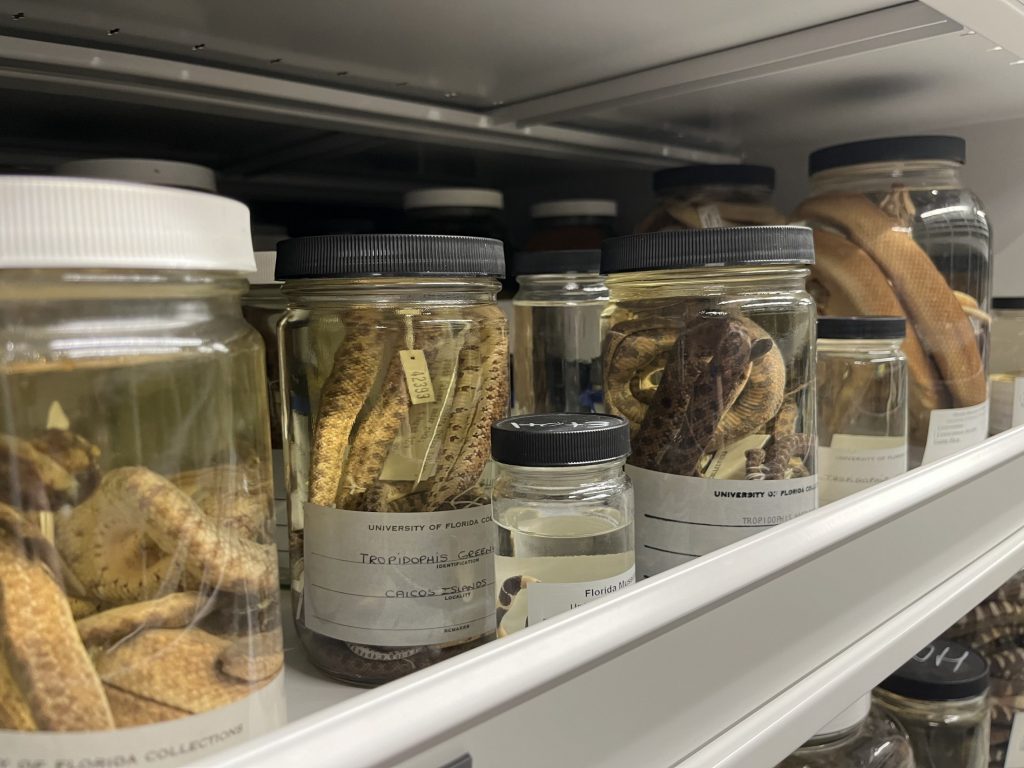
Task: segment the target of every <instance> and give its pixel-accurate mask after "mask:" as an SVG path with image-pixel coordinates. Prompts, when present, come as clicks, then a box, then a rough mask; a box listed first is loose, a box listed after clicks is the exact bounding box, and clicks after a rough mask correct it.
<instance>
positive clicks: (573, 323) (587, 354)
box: [512, 250, 608, 414]
mask: <svg viewBox="0 0 1024 768" xmlns="http://www.w3.org/2000/svg"><path fill="white" fill-rule="evenodd" d="M514 263H515V269H516V280H518V281H519V291H518V292H517V293H516V296H515V299H514V301H513V326H514V328H515V332H514V333H513V334H512V338H513V347H512V352H513V357H514V359H515V361H516V365H515V370H514V376H515V381H514V384H515V386H514V387H513V404H512V410H513V413H516V414H520V413H555V412H559V411H565V412H567V413H593V412H594V411H595V410H597V409H598V408H599V407H600V405H601V400H602V385H601V313H602V312H603V311H604V308H605V306H606V305H607V303H608V287H607V286H606V285H605V281H604V276H603V275H601V274H600V269H601V251H599V250H590V251H538V252H535V253H520V254H517V255H516V258H515V262H514Z"/></svg>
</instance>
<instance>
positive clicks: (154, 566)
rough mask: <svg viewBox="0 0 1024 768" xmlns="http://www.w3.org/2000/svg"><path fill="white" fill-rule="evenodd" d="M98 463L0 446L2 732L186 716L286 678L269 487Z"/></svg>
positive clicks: (52, 447) (14, 443)
mask: <svg viewBox="0 0 1024 768" xmlns="http://www.w3.org/2000/svg"><path fill="white" fill-rule="evenodd" d="M99 458H100V451H99V449H98V448H97V447H96V446H93V445H92V444H91V443H89V442H88V441H87V440H85V439H84V438H82V437H81V436H79V435H76V434H74V433H71V432H69V431H66V430H49V431H47V432H46V433H45V434H43V435H41V436H40V437H38V438H36V439H34V440H32V441H31V442H29V441H26V440H23V439H20V438H17V437H13V436H9V435H3V436H0V469H2V472H0V728H9V729H15V730H22V731H35V730H51V731H76V730H107V729H112V728H116V727H126V726H132V725H143V724H149V723H156V722H161V721H164V720H171V719H176V718H179V717H185V716H187V715H191V714H197V713H201V712H205V711H208V710H210V709H213V708H215V707H219V706H223V705H225V704H228V703H230V702H232V701H235V700H237V699H240V698H242V697H244V696H247V695H248V694H250V693H252V692H253V691H254V690H256V689H257V688H259V687H262V686H263V685H265V684H266V683H268V682H269V681H270V680H271V679H272V678H273V676H274V675H275V674H276V673H277V672H278V671H279V670H280V669H281V666H282V665H283V661H284V658H283V653H282V650H281V629H280V625H279V623H277V611H276V602H277V600H276V598H277V583H276V571H275V560H276V558H275V549H274V545H273V543H272V540H271V539H270V538H269V525H270V509H269V501H268V500H269V493H268V488H264V487H261V486H260V485H259V484H258V483H257V484H256V485H254V486H251V487H249V488H247V487H246V485H245V483H244V482H243V481H242V477H241V475H240V473H241V472H242V470H241V469H239V468H237V467H227V466H225V467H211V468H208V469H202V470H194V471H191V472H187V473H183V474H182V475H179V476H175V478H174V480H176V481H177V482H178V483H180V485H178V484H176V483H175V482H172V480H169V479H166V478H164V477H163V476H161V475H159V474H157V473H156V472H153V471H151V470H149V469H147V468H145V467H120V468H118V469H113V470H110V471H108V472H106V473H101V471H100V469H99ZM48 520H49V521H50V524H47V521H48ZM45 530H49V531H50V533H46V532H44V531H45ZM260 532H263V533H265V534H266V536H263V535H261V533H260ZM239 604H240V605H241V606H242V608H241V611H240V613H239V612H237V611H236V609H237V607H238V605H239ZM268 617H269V618H268ZM257 624H259V625H261V626H260V628H259V629H255V627H256V625H257Z"/></svg>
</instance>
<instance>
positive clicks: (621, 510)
mask: <svg viewBox="0 0 1024 768" xmlns="http://www.w3.org/2000/svg"><path fill="white" fill-rule="evenodd" d="M491 434H492V440H491V448H492V455H493V456H494V460H495V461H496V462H497V473H496V477H495V481H494V490H493V493H492V500H493V505H492V508H493V513H494V522H495V523H496V526H495V529H496V531H495V532H496V534H497V539H496V542H497V545H496V548H495V553H494V573H495V579H494V588H495V594H496V600H495V604H496V609H497V625H498V637H504V636H505V635H507V634H510V633H511V632H515V631H516V630H519V629H523V628H524V627H526V626H529V625H531V624H537V623H539V622H541V621H544V620H545V619H549V618H551V617H552V616H555V615H557V614H560V613H564V612H565V611H568V610H571V609H572V608H575V607H578V606H580V605H584V604H585V603H589V602H591V601H592V600H596V599H597V598H599V597H603V596H604V595H610V594H613V593H615V592H618V591H620V590H622V589H625V588H626V587H628V586H630V585H632V584H633V582H635V581H636V571H635V568H634V552H633V488H632V486H631V485H630V482H629V477H628V476H627V475H626V473H625V471H624V466H625V463H626V456H627V455H628V454H629V425H628V424H627V422H626V421H625V419H620V418H619V417H617V416H601V415H595V414H576V413H545V414H532V415H528V416H514V417H512V418H510V419H504V420H502V421H499V422H498V423H497V424H495V425H494V428H493V429H492V433H491Z"/></svg>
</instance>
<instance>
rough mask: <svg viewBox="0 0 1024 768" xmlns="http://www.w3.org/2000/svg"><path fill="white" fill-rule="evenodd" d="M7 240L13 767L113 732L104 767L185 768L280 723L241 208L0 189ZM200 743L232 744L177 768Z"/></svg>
mask: <svg viewBox="0 0 1024 768" xmlns="http://www.w3.org/2000/svg"><path fill="white" fill-rule="evenodd" d="M0 220H2V221H3V222H4V223H3V226H2V227H0V273H2V275H0V337H2V342H0V593H2V595H3V600H2V601H0V602H2V608H0V636H2V638H3V646H4V648H5V650H6V658H5V660H4V661H2V662H0V676H2V677H3V678H5V679H6V681H7V682H6V683H5V686H4V692H3V706H2V707H0V728H2V729H4V730H3V731H2V735H0V741H2V742H3V745H4V746H3V750H2V751H3V753H4V757H5V758H8V759H9V760H10V761H11V764H12V765H13V764H14V763H15V762H18V764H25V765H28V764H32V765H40V764H46V765H52V764H55V762H56V763H59V762H60V759H59V758H63V759H68V758H67V756H68V755H87V754H95V753H96V743H97V742H96V734H94V733H93V734H90V733H83V732H94V731H110V730H111V729H124V730H123V731H120V730H119V731H118V732H117V733H116V734H115V735H110V736H108V737H104V738H105V739H107V741H105V742H104V743H105V744H107V747H109V749H105V751H104V754H112V753H113V752H114V751H116V753H117V754H118V755H139V758H138V759H139V761H140V762H141V759H142V757H141V756H142V755H144V754H145V755H148V756H149V757H147V763H149V764H153V765H159V766H167V765H183V764H192V763H194V762H195V761H196V759H198V758H199V757H200V756H202V755H203V754H204V753H207V752H210V751H213V750H215V749H219V748H224V747H226V746H230V745H231V744H232V743H233V742H237V741H239V740H241V739H244V738H246V737H248V736H252V735H257V734H260V733H263V732H266V731H269V730H271V729H273V728H275V727H278V726H279V725H281V724H282V722H283V719H284V690H283V680H282V678H281V675H280V671H281V668H282V663H283V654H282V650H281V624H280V614H279V611H278V595H279V591H278V574H277V561H276V555H275V551H274V543H273V539H272V518H271V509H272V506H271V502H272V499H271V469H270V445H269V429H268V423H269V417H268V413H267V384H266V375H265V373H264V365H263V363H264V358H263V345H262V343H261V341H260V337H259V335H258V334H257V333H256V331H254V330H253V329H252V328H251V327H250V326H249V325H247V324H246V323H245V321H244V320H243V319H242V313H241V306H240V299H241V296H242V293H243V292H244V291H245V289H246V282H245V277H244V273H246V272H250V271H252V269H253V267H254V264H253V255H252V243H251V240H250V238H249V212H248V210H247V209H246V208H245V206H243V205H241V204H240V203H237V202H234V201H232V200H227V199H225V198H220V197H217V196H215V195H210V194H206V193H201V192H193V191H185V190H176V189H163V188H159V187H154V186H147V185H142V184H128V183H123V182H111V181H96V180H85V179H69V178H60V177H45V178H39V177H3V178H0ZM9 659H16V660H17V662H16V664H15V663H13V662H12V664H11V667H10V669H9V670H8V669H7V660H9ZM143 725H144V726H147V727H146V728H136V727H134V726H143ZM58 731H59V732H60V733H57V732H58ZM199 732H202V733H217V734H223V735H224V737H223V738H221V739H218V740H216V741H214V740H206V741H205V743H204V744H203V745H201V746H197V747H196V748H195V749H193V750H192V751H190V752H189V753H188V754H187V755H182V753H181V750H180V749H179V745H180V744H182V743H185V742H187V741H188V740H190V739H193V738H194V737H195V734H196V733H199ZM111 745H113V746H111Z"/></svg>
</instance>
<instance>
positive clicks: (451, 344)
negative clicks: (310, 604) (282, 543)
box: [292, 306, 509, 685]
mask: <svg viewBox="0 0 1024 768" xmlns="http://www.w3.org/2000/svg"><path fill="white" fill-rule="evenodd" d="M343 325H344V329H343V332H344V336H343V338H342V339H341V341H340V343H339V345H338V347H337V350H336V352H335V354H334V359H333V363H332V368H331V370H330V372H329V373H328V374H327V376H326V378H325V379H324V383H323V385H322V389H321V393H320V399H319V404H318V407H317V412H316V413H317V415H316V420H315V423H314V427H313V440H312V449H311V452H310V471H309V477H310V479H309V494H308V497H309V500H310V501H311V502H313V503H316V504H319V505H322V506H327V507H338V508H341V509H352V510H367V511H375V512H425V511H434V510H450V509H456V508H461V507H464V506H474V505H477V504H480V503H485V501H486V499H485V493H484V492H483V491H482V490H481V489H480V485H479V484H480V478H481V475H482V474H483V472H484V469H485V468H486V466H487V463H488V461H489V460H490V429H491V424H492V423H493V422H495V421H497V420H498V419H500V418H502V417H503V416H505V414H506V412H507V409H508V401H509V389H508V387H509V384H508V335H507V330H506V326H505V320H504V316H503V315H502V314H501V310H499V309H498V308H497V307H496V306H480V307H473V308H471V309H468V310H466V309H461V310H459V315H458V317H448V316H445V315H443V314H441V315H437V314H435V313H433V312H429V311H427V312H422V313H421V312H419V311H417V310H407V309H401V308H392V309H369V308H367V309H356V310H351V311H347V312H346V313H345V315H344V317H343ZM404 349H407V350H412V349H419V350H422V351H423V352H424V356H425V358H426V360H427V364H428V369H429V372H430V377H431V383H432V385H433V389H434V392H435V397H436V398H437V401H438V402H437V403H436V405H435V409H434V410H433V411H431V413H432V414H434V417H435V418H436V423H433V424H431V425H429V426H430V427H431V432H432V435H431V437H430V439H428V440H426V441H423V442H422V443H420V444H419V445H418V446H411V445H410V443H409V442H408V440H409V438H408V437H407V436H408V435H409V434H411V432H412V428H411V425H412V423H413V420H414V418H415V417H417V415H418V414H417V413H416V412H415V409H416V408H417V407H418V406H414V405H413V404H412V402H411V400H410V395H409V392H408V391H407V387H406V382H405V378H404V375H403V368H402V365H401V360H400V356H399V352H400V351H401V350H404ZM442 358H446V359H448V360H450V361H451V362H450V365H449V366H448V368H445V366H443V365H442V364H441V359H442ZM396 446H398V447H400V448H402V449H403V450H404V451H405V453H408V454H415V455H416V459H417V461H418V462H420V466H421V468H422V470H423V471H422V472H421V473H420V476H419V477H417V478H415V479H402V480H394V479H392V480H386V479H384V478H383V477H382V476H381V475H382V472H383V470H384V466H385V464H386V462H387V460H388V457H389V455H390V454H391V453H392V452H393V451H394V450H395V448H396ZM303 548H304V539H303V535H302V531H301V529H300V530H298V531H293V537H292V549H293V560H295V561H298V563H299V565H298V567H299V568H300V569H301V568H302V564H301V560H302V558H303ZM293 590H296V585H295V583H294V582H293ZM299 605H300V606H301V600H300V601H299ZM297 628H298V631H299V634H300V637H301V638H302V640H303V642H304V644H305V645H306V647H307V649H308V650H309V651H310V653H311V655H312V656H313V657H314V658H315V660H316V662H317V664H318V665H319V666H321V667H322V668H324V669H326V670H327V671H328V672H330V673H332V674H335V675H337V676H340V677H344V678H346V679H348V680H351V681H359V682H362V683H363V684H367V685H372V684H377V683H380V682H385V681H387V680H390V679H394V678H395V677H399V676H401V675H403V674H407V673H409V672H412V671H414V670H416V669H419V668H421V667H424V666H427V665H429V664H432V663H435V662H436V661H438V660H439V659H441V658H445V657H447V656H450V655H454V654H455V653H459V652H462V651H464V650H467V649H468V648H470V647H473V646H474V645H476V644H479V643H480V642H483V641H484V640H485V639H486V638H477V639H474V640H471V641H468V642H463V643H459V644H454V645H452V646H447V645H438V646H419V647H384V646H368V645H361V644H357V643H349V642H344V641H339V640H335V639H333V638H329V637H325V636H321V635H319V634H318V633H315V632H313V631H311V630H309V629H308V628H306V627H305V626H304V620H303V614H302V609H301V608H300V610H299V613H298V621H297Z"/></svg>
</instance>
